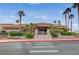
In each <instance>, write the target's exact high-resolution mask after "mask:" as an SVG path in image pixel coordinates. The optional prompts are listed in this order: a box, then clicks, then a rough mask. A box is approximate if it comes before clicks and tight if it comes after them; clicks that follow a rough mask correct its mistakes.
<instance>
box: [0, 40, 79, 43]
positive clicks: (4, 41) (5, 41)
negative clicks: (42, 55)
mask: <svg viewBox="0 0 79 59" xmlns="http://www.w3.org/2000/svg"><path fill="white" fill-rule="evenodd" d="M65 41H79V40H78V39H77V40H1V41H0V43H14V42H65Z"/></svg>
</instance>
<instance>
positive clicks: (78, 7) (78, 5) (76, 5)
mask: <svg viewBox="0 0 79 59" xmlns="http://www.w3.org/2000/svg"><path fill="white" fill-rule="evenodd" d="M71 8H77V11H78V32H79V3H74V4H73V6H72V7H71Z"/></svg>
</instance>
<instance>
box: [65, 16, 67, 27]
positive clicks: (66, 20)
mask: <svg viewBox="0 0 79 59" xmlns="http://www.w3.org/2000/svg"><path fill="white" fill-rule="evenodd" d="M65 24H66V27H67V18H66V15H65Z"/></svg>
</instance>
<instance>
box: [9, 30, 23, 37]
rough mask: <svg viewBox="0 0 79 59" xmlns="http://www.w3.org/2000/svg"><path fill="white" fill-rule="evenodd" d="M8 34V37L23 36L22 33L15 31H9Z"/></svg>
mask: <svg viewBox="0 0 79 59" xmlns="http://www.w3.org/2000/svg"><path fill="white" fill-rule="evenodd" d="M9 34H10V36H23V33H21V32H17V31H11V32H9Z"/></svg>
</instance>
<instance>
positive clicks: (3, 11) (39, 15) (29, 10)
mask: <svg viewBox="0 0 79 59" xmlns="http://www.w3.org/2000/svg"><path fill="white" fill-rule="evenodd" d="M71 6H72V4H71V3H70V4H69V3H63V4H62V3H51V4H48V3H45V4H42V3H39V4H38V3H36V4H34V3H28V4H27V3H26V4H22V3H21V4H18V3H16V4H13V3H12V4H11V3H9V4H8V3H7V4H0V23H16V20H17V19H19V16H18V15H17V13H18V11H19V10H23V11H24V12H25V16H24V17H23V20H22V22H23V23H39V22H48V23H53V21H54V20H61V21H62V24H63V25H64V24H65V22H64V16H63V15H62V13H63V11H64V10H65V8H67V7H71ZM72 13H73V14H74V16H75V18H74V19H73V31H77V11H76V9H73V10H72Z"/></svg>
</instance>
